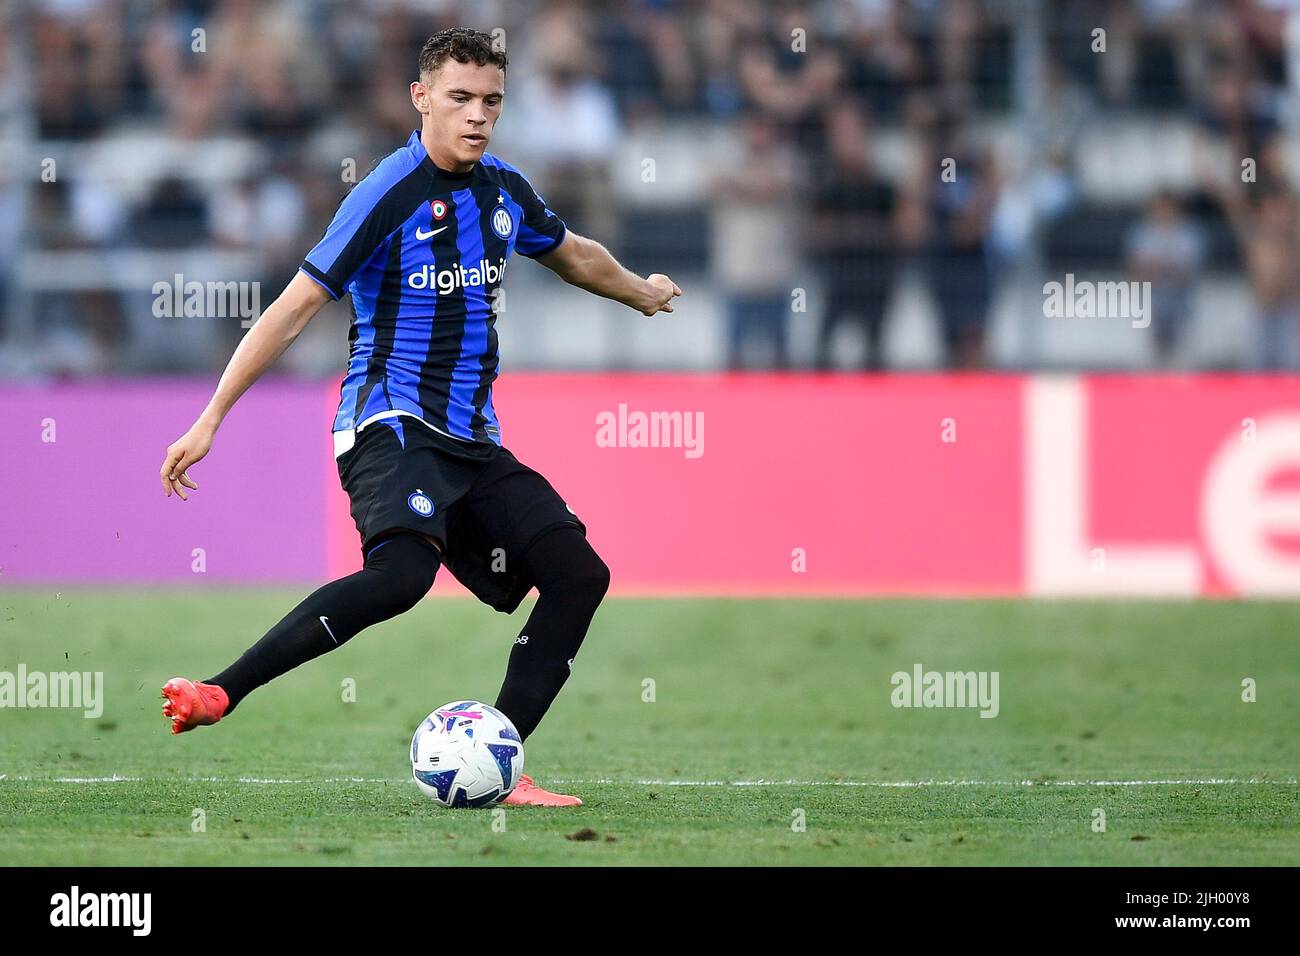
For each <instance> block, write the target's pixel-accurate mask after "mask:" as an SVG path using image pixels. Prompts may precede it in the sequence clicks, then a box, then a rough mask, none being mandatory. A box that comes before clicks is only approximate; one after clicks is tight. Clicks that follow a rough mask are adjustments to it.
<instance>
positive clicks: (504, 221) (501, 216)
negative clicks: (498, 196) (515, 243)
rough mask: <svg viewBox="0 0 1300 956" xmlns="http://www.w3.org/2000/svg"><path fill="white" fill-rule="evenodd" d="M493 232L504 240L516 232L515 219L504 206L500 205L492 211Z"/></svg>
mask: <svg viewBox="0 0 1300 956" xmlns="http://www.w3.org/2000/svg"><path fill="white" fill-rule="evenodd" d="M492 231H493V232H495V233H496V234H497V235H498V236H499V237H501V238H502V239H509V238H510V234H511V233H512V232H514V231H515V219H514V217H513V216H512V215H510V210H509V209H507V208H506V207H505V206H504V205H499V206H497V207H496V208H495V209H493V210H492Z"/></svg>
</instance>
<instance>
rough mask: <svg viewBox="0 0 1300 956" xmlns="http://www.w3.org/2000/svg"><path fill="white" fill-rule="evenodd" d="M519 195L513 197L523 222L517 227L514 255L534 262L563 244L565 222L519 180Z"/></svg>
mask: <svg viewBox="0 0 1300 956" xmlns="http://www.w3.org/2000/svg"><path fill="white" fill-rule="evenodd" d="M519 192H520V193H521V194H522V195H517V196H514V199H515V201H516V202H518V203H519V205H520V207H521V208H522V210H523V219H522V221H521V222H520V223H519V234H518V235H517V236H516V237H515V251H516V252H518V253H519V254H520V255H524V256H528V258H530V259H536V258H537V257H538V256H544V255H546V253H548V252H551V251H553V250H554V249H555V248H556V247H557V246H558V245H559V244H560V243H561V242H563V241H564V234H565V232H567V227H566V226H565V225H564V220H563V219H561V218H560V217H559V216H557V215H556V214H555V212H554V211H552V210H551V208H550V207H549V206H547V205H546V202H545V200H543V199H542V197H541V196H539V195H537V191H536V190H535V189H533V186H532V184H531V183H530V182H528V180H526V179H524V178H523V177H522V176H520V177H519Z"/></svg>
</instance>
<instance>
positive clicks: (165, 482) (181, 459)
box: [158, 422, 216, 501]
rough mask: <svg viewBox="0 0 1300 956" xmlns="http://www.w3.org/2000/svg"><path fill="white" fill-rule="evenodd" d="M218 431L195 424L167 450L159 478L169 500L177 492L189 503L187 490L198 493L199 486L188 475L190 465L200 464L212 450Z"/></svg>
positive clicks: (207, 426)
mask: <svg viewBox="0 0 1300 956" xmlns="http://www.w3.org/2000/svg"><path fill="white" fill-rule="evenodd" d="M215 435H216V429H214V428H212V427H211V426H209V425H203V424H201V423H198V422H195V424H194V425H193V426H192V427H191V428H190V430H189V431H187V432H186V433H185V434H184V435H182V436H181V437H180V438H178V439H176V441H174V442H172V443H171V445H170V446H168V448H167V458H166V460H164V461H163V466H162V469H161V470H160V471H159V472H158V477H159V478H160V479H162V486H163V492H164V494H166V495H167V497H168V498H170V497H171V496H172V492H173V491H174V492H176V494H178V495H179V496H180V498H181V500H182V501H189V500H190V496H189V495H187V494H186V493H185V489H186V488H189V489H190V490H191V491H197V490H198V487H199V486H198V485H197V484H196V483H195V482H194V479H192V478H191V477H190V476H189V475H188V474H186V471H187V469H188V468H189V467H190V465H193V464H195V463H196V462H200V461H202V460H203V458H204V457H205V456H206V455H207V453H208V451H209V450H210V449H211V448H212V439H213V437H214V436H215Z"/></svg>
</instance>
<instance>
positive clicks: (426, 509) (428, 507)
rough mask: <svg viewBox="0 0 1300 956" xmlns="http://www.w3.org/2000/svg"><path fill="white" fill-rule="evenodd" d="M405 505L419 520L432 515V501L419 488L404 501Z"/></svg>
mask: <svg viewBox="0 0 1300 956" xmlns="http://www.w3.org/2000/svg"><path fill="white" fill-rule="evenodd" d="M406 503H407V505H408V506H409V507H410V509H411V510H412V511H414V512H415V513H416V514H417V515H419V516H420V517H421V518H427V517H429V515H431V514H433V499H432V498H430V497H429V496H428V495H426V494H425V493H424V492H423V491H421V490H420V489H419V488H416V489H415V491H413V492H412V493H411V496H410V497H409V498H407V499H406Z"/></svg>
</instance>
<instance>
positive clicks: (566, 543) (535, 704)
mask: <svg viewBox="0 0 1300 956" xmlns="http://www.w3.org/2000/svg"><path fill="white" fill-rule="evenodd" d="M524 560H525V561H526V562H527V564H528V569H529V571H530V572H531V575H532V578H533V581H534V583H536V585H537V591H538V598H537V604H536V605H535V606H534V607H533V612H532V614H530V615H529V616H528V623H526V624H525V625H524V629H523V631H522V633H520V635H519V637H518V638H516V640H515V645H514V647H513V648H512V649H511V651H510V662H509V664H508V665H507V667H506V677H505V682H504V683H503V684H502V685H501V693H500V694H498V695H497V700H496V707H497V709H498V710H500V711H501V712H502V713H504V714H505V715H506V716H507V717H509V718H510V721H511V722H512V723H513V724H514V725H515V729H516V730H518V731H519V736H520V737H522V738H524V739H525V740H527V739H528V735H529V734H531V733H532V732H533V731H534V730H535V729H537V725H538V723H539V722H540V721H541V719H542V717H543V715H544V714H545V713H546V711H547V709H548V708H549V707H550V706H551V702H552V701H553V700H555V697H556V695H557V694H558V693H559V692H560V688H561V687H563V686H564V682H565V681H567V680H568V679H569V670H570V668H571V667H572V666H573V659H574V657H576V656H577V653H578V648H579V647H581V646H582V639H583V638H584V637H585V636H586V634H587V627H588V626H589V625H590V624H591V618H592V616H593V615H594V614H595V613H596V608H597V607H598V606H599V604H600V602H601V599H602V598H603V597H604V596H605V591H606V590H608V588H609V568H607V567H606V566H605V562H604V561H602V560H601V559H600V556H599V555H597V554H596V552H595V551H594V550H592V547H591V545H590V544H588V543H587V539H586V537H585V536H584V535H583V534H582V532H581V531H579V530H578V529H577V528H573V527H561V528H558V529H556V530H554V531H550V532H548V533H547V534H544V535H543V536H542V537H540V538H538V539H537V541H536V542H534V544H533V545H532V547H530V548H529V549H528V552H527V554H525V555H524Z"/></svg>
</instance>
